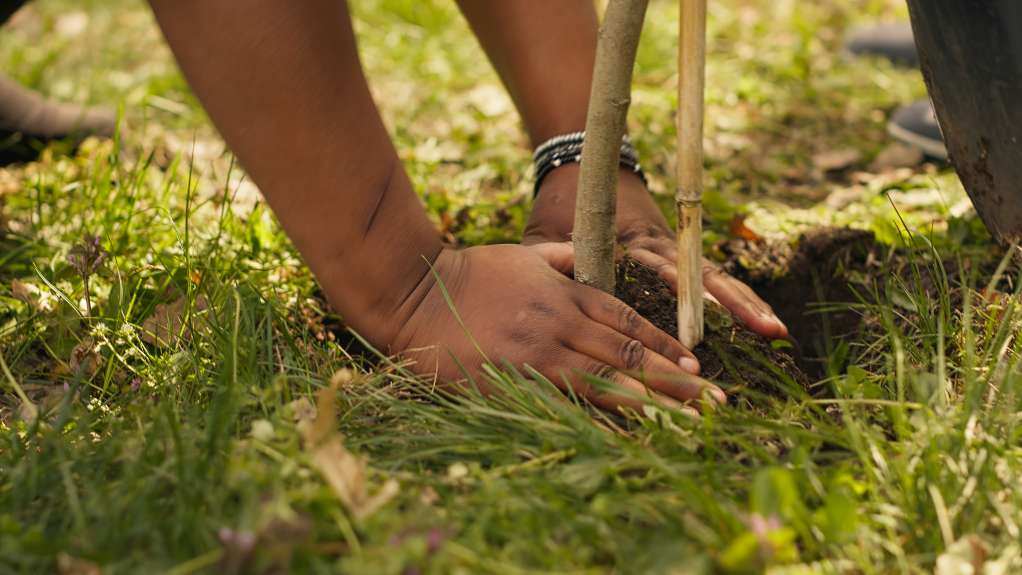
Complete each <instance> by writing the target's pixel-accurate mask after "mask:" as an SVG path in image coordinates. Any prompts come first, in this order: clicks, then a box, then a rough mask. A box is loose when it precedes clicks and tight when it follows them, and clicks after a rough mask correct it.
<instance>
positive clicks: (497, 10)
mask: <svg viewBox="0 0 1022 575" xmlns="http://www.w3.org/2000/svg"><path fill="white" fill-rule="evenodd" d="M458 4H459V6H460V7H461V11H462V13H464V14H465V17H466V18H467V19H468V21H469V24H470V25H471V26H472V29H473V30H474V31H475V33H476V36H478V38H479V41H480V43H481V44H482V45H483V48H484V49H485V50H486V53H487V55H488V56H489V58H490V60H491V61H492V62H493V65H494V67H495V68H496V69H497V72H498V73H499V74H500V77H501V79H502V80H503V82H504V84H505V85H506V86H507V88H508V91H509V92H510V93H511V97H512V98H513V99H514V101H515V105H516V106H517V108H518V111H519V113H520V114H521V116H522V120H523V122H524V123H525V127H526V130H528V132H529V137H530V139H531V140H532V142H533V145H538V144H539V143H541V142H543V141H544V140H546V139H548V138H550V137H552V136H555V135H558V134H563V133H566V132H572V131H576V130H582V129H584V128H585V122H586V110H587V108H588V107H589V89H590V85H591V84H592V77H593V63H594V59H595V56H596V39H597V33H598V20H597V16H596V9H595V7H594V4H593V1H592V0H555V1H552V2H551V1H550V0H458Z"/></svg>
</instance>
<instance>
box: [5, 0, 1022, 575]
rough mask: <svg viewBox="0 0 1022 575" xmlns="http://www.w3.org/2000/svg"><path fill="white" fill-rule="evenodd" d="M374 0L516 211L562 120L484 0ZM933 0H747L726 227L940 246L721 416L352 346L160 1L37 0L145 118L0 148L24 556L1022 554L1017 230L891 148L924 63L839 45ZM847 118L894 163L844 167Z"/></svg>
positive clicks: (39, 67)
mask: <svg viewBox="0 0 1022 575" xmlns="http://www.w3.org/2000/svg"><path fill="white" fill-rule="evenodd" d="M354 9H355V11H356V16H357V28H358V31H359V34H360V40H361V44H362V49H363V56H364V60H365V64H366V67H367V69H368V70H369V72H370V75H371V77H372V78H373V80H374V90H375V91H376V93H377V96H378V98H379V100H380V102H381V106H382V107H383V108H384V112H385V115H386V118H387V121H388V124H389V125H390V126H391V128H392V130H391V131H392V133H393V134H394V137H395V140H396V141H397V143H398V146H399V148H400V149H401V153H402V157H403V159H404V160H405V162H406V164H407V166H408V169H409V172H410V173H411V174H412V178H413V180H414V182H415V185H416V187H417V189H418V191H419V192H420V194H421V196H422V197H423V199H424V201H425V203H426V205H427V207H428V208H429V210H430V213H431V215H432V216H433V217H434V218H435V221H436V222H437V224H438V227H440V228H441V229H442V231H443V232H444V233H445V234H447V235H448V237H449V238H450V239H452V240H453V241H457V242H459V243H461V244H464V245H471V244H476V243H485V242H494V241H514V240H515V239H516V238H517V235H518V234H519V233H520V229H521V225H522V222H523V221H524V218H525V216H526V214H527V209H528V207H529V199H528V198H529V187H530V181H529V176H528V151H527V150H526V149H525V148H524V137H523V136H522V134H521V132H520V130H519V128H518V126H517V123H516V119H515V116H514V112H513V109H512V107H511V106H510V103H509V101H508V100H507V98H506V96H504V95H503V94H502V93H501V92H500V90H499V88H498V85H497V83H496V79H495V76H494V74H493V72H492V71H491V70H490V69H489V68H488V66H487V65H486V63H485V60H484V59H483V57H482V56H481V53H480V52H478V51H477V50H476V47H475V46H474V40H472V39H471V36H470V35H469V33H468V31H467V28H466V27H465V25H464V24H463V23H462V22H461V21H460V20H459V19H458V16H457V13H456V11H455V9H454V8H453V6H452V5H451V4H450V3H446V2H444V3H441V2H420V1H413V0H369V1H366V2H358V3H355V6H354ZM651 10H652V12H651V18H650V21H649V28H648V31H647V33H646V36H645V38H644V40H643V45H642V47H641V51H640V57H639V67H638V72H637V86H636V94H635V107H634V110H633V114H632V118H631V121H632V132H633V134H634V135H635V139H636V141H637V144H638V145H639V147H640V150H641V153H642V154H643V156H644V157H645V158H648V160H647V161H645V162H644V164H645V165H647V166H648V167H649V171H650V175H651V179H652V181H653V186H654V191H655V192H656V193H657V194H658V197H660V198H662V199H664V200H665V206H666V204H668V203H669V194H668V193H667V191H668V190H670V189H671V188H672V180H671V176H670V174H672V173H673V170H672V164H671V162H672V160H671V154H672V150H673V145H672V141H673V138H674V128H673V119H672V111H673V110H674V106H675V102H674V95H673V94H674V89H673V82H674V80H675V76H674V72H673V66H672V61H673V51H674V46H675V41H676V36H675V34H676V33H675V28H676V21H675V20H674V19H673V18H674V13H673V10H672V4H671V3H670V2H654V3H653V6H652V7H651ZM903 12H904V9H903V8H902V7H899V5H898V3H897V2H894V1H893V0H891V1H888V0H861V1H856V2H847V3H840V4H839V3H806V2H794V1H786V0H781V1H776V0H775V1H772V2H767V1H766V0H727V1H721V2H717V3H713V8H712V10H711V26H710V29H711V33H712V42H711V56H710V69H709V83H710V87H711V88H710V94H709V111H710V115H709V118H710V121H709V122H708V129H709V142H710V146H709V156H708V160H709V161H708V165H709V167H710V173H709V178H710V182H709V184H710V185H708V189H709V198H708V200H709V204H710V206H709V207H710V216H711V222H710V233H709V234H708V235H707V242H708V244H711V245H712V243H713V242H714V241H716V240H718V239H720V238H725V237H727V235H728V229H729V228H728V224H729V222H730V221H731V220H732V218H733V217H734V216H735V215H736V214H739V213H742V214H745V215H746V216H747V219H746V222H747V223H748V225H750V226H752V227H753V229H755V230H756V231H757V232H759V233H761V234H762V235H764V236H767V237H772V238H784V237H792V235H793V234H796V233H798V232H799V231H801V230H803V229H806V228H807V227H810V226H814V225H819V224H821V223H823V224H837V225H855V226H858V227H866V228H869V229H872V230H874V231H875V232H877V234H878V236H879V237H880V238H881V239H882V240H885V241H887V242H889V243H890V244H891V245H892V246H897V247H900V249H902V250H903V253H907V254H909V257H910V258H911V261H912V262H914V265H915V266H916V267H915V268H914V269H917V270H918V273H912V274H909V275H908V276H907V277H902V278H895V279H894V281H888V282H884V283H882V284H878V285H869V286H866V288H867V289H868V290H872V293H873V294H874V297H872V298H867V299H865V300H864V302H872V303H863V304H861V305H859V306H858V307H857V309H859V310H860V311H861V312H862V313H864V314H867V315H869V316H870V317H871V318H874V320H875V321H876V322H877V325H878V326H879V329H878V330H876V336H875V337H874V338H872V339H870V340H868V341H861V342H858V344H857V345H856V346H854V347H853V348H852V349H847V350H837V351H835V354H839V355H840V357H837V356H835V357H833V358H832V364H833V365H835V366H837V368H835V369H834V370H833V371H834V373H833V375H832V376H831V377H830V378H829V379H827V380H825V381H824V382H823V383H822V384H821V386H822V387H823V388H824V389H825V390H826V391H827V393H826V396H825V397H826V398H822V397H819V398H814V397H809V396H788V397H772V398H771V397H759V398H756V400H755V401H756V410H755V411H754V412H750V411H748V410H741V409H735V408H724V409H720V410H717V411H715V412H712V413H710V414H708V415H707V416H706V417H704V418H703V419H702V420H701V421H698V422H694V421H691V420H688V419H685V418H683V417H679V416H677V415H674V414H668V413H665V412H662V411H658V410H655V409H649V410H647V411H645V412H644V413H641V414H635V415H634V416H632V417H630V418H626V419H621V418H611V417H608V416H605V415H601V414H598V413H594V412H592V411H590V410H587V409H585V408H583V407H580V406H577V405H574V404H572V403H571V402H565V401H563V399H562V397H561V396H560V395H559V394H557V393H556V392H555V391H554V390H553V388H552V386H551V385H550V384H549V383H548V382H543V381H542V380H540V381H539V382H538V383H530V382H528V381H526V377H525V376H527V375H529V374H519V373H516V372H515V371H514V370H511V369H505V368H499V369H498V368H496V367H495V368H493V369H492V370H491V372H492V379H493V384H494V385H496V386H498V387H500V388H502V389H504V390H505V393H504V394H503V395H500V396H497V397H490V398H484V397H480V396H478V395H474V394H466V395H458V396H448V395H443V394H440V395H438V394H436V393H435V392H433V390H431V389H429V388H428V385H427V384H425V383H423V382H421V381H418V380H416V379H414V378H412V377H410V376H409V375H408V374H407V373H406V372H405V370H404V369H403V367H402V366H401V365H400V364H395V363H393V362H390V361H368V360H367V358H366V357H365V356H363V355H359V354H354V353H353V352H350V351H347V350H348V349H354V348H353V347H352V346H350V345H348V346H341V345H339V343H338V341H336V339H337V338H336V336H335V335H334V334H333V332H332V331H331V330H330V329H329V327H330V326H332V325H335V324H336V321H337V318H334V317H332V316H330V314H329V313H326V312H325V310H324V309H323V308H322V305H321V304H320V303H319V301H318V300H317V299H316V298H315V293H316V288H315V285H314V282H313V280H312V278H311V277H310V275H309V274H308V271H307V270H305V268H304V267H302V266H301V264H300V261H299V259H298V257H297V254H296V253H295V251H294V249H293V248H292V246H291V245H290V243H289V242H288V241H287V239H286V238H285V237H284V236H283V235H282V233H281V232H280V230H279V228H278V227H277V225H276V223H275V221H274V220H273V217H272V215H271V214H270V213H269V212H268V210H267V209H266V207H265V206H264V205H263V204H262V203H261V202H260V201H259V199H258V195H257V193H256V191H255V190H254V188H253V187H252V186H251V185H250V184H248V183H247V182H246V181H245V180H244V176H243V173H242V172H241V170H240V169H238V168H237V167H236V166H234V165H233V161H232V159H231V157H230V155H229V154H227V153H226V152H225V151H224V150H223V144H222V143H221V142H220V141H219V140H218V139H217V137H216V135H215V132H214V131H213V130H212V129H211V127H210V126H209V124H208V121H207V120H206V119H205V116H204V115H203V113H202V112H201V110H200V109H199V107H198V105H197V103H196V101H195V100H194V98H193V97H192V96H191V95H190V94H189V93H188V90H187V87H186V85H185V83H184V82H183V81H182V79H181V77H180V76H179V74H178V72H177V71H176V69H175V68H174V66H173V63H172V61H171V60H170V58H169V53H168V52H167V50H166V49H165V48H164V47H162V45H161V44H160V40H159V35H158V32H157V31H156V30H155V28H154V27H153V24H152V21H151V18H150V17H149V16H148V14H147V12H146V10H145V7H144V6H143V5H141V4H139V3H137V2H134V1H128V0H116V1H104V2H98V1H96V2H91V3H83V4H72V3H70V2H66V1H65V0H44V1H42V2H39V3H37V5H34V6H33V7H32V8H30V9H29V11H28V12H26V13H24V14H22V15H21V16H20V17H19V19H18V21H16V22H15V23H13V25H12V26H9V27H8V28H6V29H4V30H3V31H2V32H3V34H4V36H5V38H7V39H8V40H7V41H5V43H3V44H2V45H0V62H3V63H4V65H5V66H4V69H5V70H6V71H8V72H9V73H11V74H12V75H14V76H15V77H17V78H18V79H20V80H22V81H24V82H25V83H27V84H30V85H33V86H36V87H38V88H40V89H42V90H44V91H47V92H49V93H51V94H54V95H57V96H60V97H63V98H67V99H73V100H79V101H92V102H106V103H111V104H115V105H119V106H121V107H122V109H123V116H124V120H123V124H124V126H125V129H124V131H123V133H122V136H121V137H120V138H119V140H118V141H117V142H91V143H89V144H88V145H86V146H85V147H84V148H83V149H82V150H80V151H79V152H78V153H77V154H75V155H74V156H72V157H67V156H62V155H60V154H56V153H48V154H45V155H44V157H43V158H42V159H41V160H40V161H39V162H37V163H34V164H31V165H27V166H18V167H10V168H7V169H4V170H2V171H0V188H2V189H3V195H2V196H0V198H2V200H3V204H4V205H3V212H2V214H3V222H4V226H5V227H4V231H3V233H2V235H0V244H2V248H0V262H2V264H0V358H2V360H3V363H2V364H0V368H2V369H0V376H2V377H0V380H2V381H3V384H2V386H0V387H2V389H3V392H2V395H0V573H8V572H10V573H28V572H40V571H43V572H53V571H57V572H61V573H88V572H90V571H89V569H91V568H95V567H97V566H100V567H102V569H103V571H104V572H110V573H117V572H161V571H162V572H168V573H175V574H185V573H200V572H210V571H219V572H227V573H232V572H255V573H260V572H271V571H273V570H278V571H279V570H290V571H294V572H333V571H337V570H342V571H345V572H356V573H361V572H365V573H409V572H418V571H422V572H435V573H448V572H460V573H476V572H482V573H521V572H587V573H588V572H594V573H596V572H625V573H630V572H675V573H710V572H735V573H743V572H761V571H766V570H769V571H770V572H771V573H889V572H903V573H924V572H932V571H933V570H934V569H935V568H936V569H937V570H938V571H939V572H940V573H964V572H967V571H964V570H961V569H960V567H961V565H962V562H964V563H965V564H976V565H982V568H983V569H985V570H984V571H982V572H983V573H1008V572H1014V571H1016V570H1018V569H1019V568H1020V567H1022V565H1020V563H1022V549H1020V546H1019V543H1018V542H1019V540H1020V533H1019V526H1020V524H1022V511H1020V510H1022V496H1020V493H1019V491H1018V489H1017V485H1018V484H1019V480H1020V478H1022V450H1020V434H1022V430H1020V429H1019V426H1018V422H1019V418H1018V415H1017V414H1018V412H1019V408H1020V405H1019V403H1020V393H1019V392H1020V390H1019V383H1020V371H1019V362H1020V360H1022V355H1020V351H1019V349H1018V346H1017V345H1016V343H1015V338H1016V335H1017V334H1018V333H1019V328H1020V318H1019V311H1020V310H1019V309H1018V304H1017V301H1018V297H1017V296H1018V294H1017V293H1016V292H1017V289H1018V288H1017V287H1013V286H1017V285H1018V284H1017V282H1016V281H1015V279H1016V278H1013V277H1011V274H1010V273H1006V274H991V273H985V274H983V273H980V272H978V271H976V270H979V269H992V267H993V266H995V265H996V263H997V261H996V260H994V261H993V262H992V264H991V265H979V264H986V263H987V260H990V258H991V256H990V255H989V254H990V252H991V250H990V249H989V244H988V243H987V242H988V241H989V240H988V239H986V238H985V237H984V234H983V233H982V231H981V229H982V228H981V225H979V224H978V222H977V221H976V220H975V218H974V216H972V215H971V214H970V213H968V211H967V210H962V209H961V206H962V203H961V202H962V200H963V198H964V194H963V192H962V190H961V187H960V185H959V184H958V183H957V180H956V179H955V177H954V175H953V174H952V173H950V172H949V171H948V170H946V169H944V170H941V169H938V168H935V167H933V166H922V167H916V168H912V169H908V170H894V171H882V172H879V173H873V172H871V171H869V170H868V169H866V166H867V165H868V163H869V161H870V160H871V159H872V158H873V157H874V156H875V155H876V154H877V153H878V152H879V151H880V150H881V149H882V148H883V146H884V145H885V136H884V129H883V118H884V112H885V111H887V110H890V109H891V108H893V107H894V106H896V105H897V104H898V103H901V102H904V101H907V100H909V99H911V98H913V97H918V96H920V95H922V93H923V87H922V83H921V81H920V80H919V78H918V77H917V76H916V75H915V74H914V73H912V72H908V71H900V70H895V69H893V68H891V67H889V66H887V65H885V64H882V63H877V62H855V61H848V60H845V59H842V58H840V57H839V56H838V55H837V50H838V48H839V46H840V38H841V34H842V31H843V30H844V28H845V27H846V26H848V25H850V24H852V23H855V22H858V21H866V20H869V19H873V18H882V17H892V16H898V15H903ZM83 17H85V18H87V22H86V23H87V25H86V26H85V28H84V29H83V30H81V31H79V32H77V33H72V32H74V30H76V28H75V26H72V25H70V24H69V23H68V22H69V21H68V20H67V19H68V18H78V19H79V21H80V20H81V18H83ZM72 23H73V22H72ZM833 149H852V150H855V151H856V152H858V153H859V154H860V156H861V160H859V162H858V164H857V166H856V168H857V169H859V170H860V173H858V174H854V173H853V174H851V175H844V176H838V177H824V176H822V175H820V174H818V173H816V170H814V169H813V162H812V160H811V158H812V157H813V155H814V154H818V153H820V152H825V151H827V150H833ZM854 171H855V170H853V172H854ZM836 195H840V196H845V197H851V198H852V200H851V201H850V202H848V203H846V204H845V206H844V207H843V209H841V210H835V209H833V208H832V207H828V203H827V201H828V199H833V198H834V197H835V196H836ZM831 205H833V204H831ZM895 208H897V210H898V212H900V219H899V213H898V212H896V210H895ZM909 230H911V232H909ZM910 233H911V235H909V234H910ZM93 236H95V237H97V238H98V239H99V244H100V246H101V247H102V250H103V252H104V253H105V254H106V255H105V256H104V258H105V261H103V262H102V265H98V266H90V265H89V262H92V261H94V260H95V257H94V255H95V254H94V252H93V256H89V252H88V250H87V249H86V248H87V246H88V245H89V243H88V238H90V237H93ZM71 253H74V254H77V255H78V257H79V260H78V261H77V262H76V263H77V265H75V266H72V265H71V264H70V263H69V260H68V255H69V254H71ZM87 256H88V257H87ZM83 257H84V261H82V258H83ZM941 262H961V263H966V262H973V263H975V264H976V265H971V266H967V265H961V266H956V268H955V271H951V272H948V269H946V268H944V267H942V264H941ZM93 267H95V269H92V268H93ZM76 268H77V269H76ZM1007 269H1009V270H1010V269H1013V266H1007ZM957 270H972V271H971V272H970V271H957ZM83 272H85V273H83ZM925 278H931V279H932V278H936V279H937V281H926V280H925ZM86 283H87V284H88V297H86V290H85V285H86ZM988 284H989V285H988ZM864 293H865V292H864ZM90 308H91V312H90V311H89V310H90ZM26 400H27V401H26ZM30 405H31V406H35V407H34V409H35V410H37V413H36V412H34V410H33V407H30ZM317 414H318V417H317ZM331 414H332V415H331Z"/></svg>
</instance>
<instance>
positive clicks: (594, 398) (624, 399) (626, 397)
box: [562, 353, 699, 417]
mask: <svg viewBox="0 0 1022 575" xmlns="http://www.w3.org/2000/svg"><path fill="white" fill-rule="evenodd" d="M567 362H568V363H569V364H571V365H573V366H574V367H573V368H569V369H566V370H564V372H563V375H562V379H563V381H564V384H565V385H567V386H569V387H570V388H571V390H572V391H573V392H574V393H575V395H577V396H579V397H582V398H585V400H586V401H588V402H589V403H592V404H593V405H595V406H596V407H599V408H600V409H603V410H606V411H612V412H620V411H622V410H624V409H632V410H635V411H638V412H639V413H642V408H643V406H645V405H649V404H650V403H653V404H657V405H660V406H661V407H665V408H668V409H673V410H677V411H681V412H684V413H687V414H689V415H694V416H696V417H698V415H699V412H698V411H696V410H695V409H694V408H692V407H691V406H688V405H685V404H683V403H681V402H679V401H676V400H674V399H671V398H670V397H667V396H665V395H662V394H659V393H656V392H655V391H653V390H651V389H649V388H648V387H646V386H644V385H642V383H641V382H639V381H638V380H636V379H634V378H632V377H629V376H628V375H625V374H623V373H620V372H618V371H616V370H614V368H612V367H610V366H609V365H607V364H604V363H601V362H599V361H596V360H593V359H592V358H589V357H586V356H585V355H582V354H580V353H575V354H573V356H572V357H570V358H568V359H567Z"/></svg>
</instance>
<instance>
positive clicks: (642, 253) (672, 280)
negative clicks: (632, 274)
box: [628, 248, 678, 293]
mask: <svg viewBox="0 0 1022 575" xmlns="http://www.w3.org/2000/svg"><path fill="white" fill-rule="evenodd" d="M628 255H629V256H631V257H632V259H634V260H635V261H637V262H639V263H640V264H642V265H644V266H646V267H648V268H650V269H651V270H653V271H655V272H656V273H657V275H658V276H660V279H662V280H664V281H665V282H667V283H668V284H670V286H671V290H673V291H674V292H675V293H677V291H678V264H677V261H678V251H677V250H676V249H674V248H671V249H670V250H666V249H665V250H664V253H658V252H653V251H650V250H648V249H645V248H639V249H631V250H628Z"/></svg>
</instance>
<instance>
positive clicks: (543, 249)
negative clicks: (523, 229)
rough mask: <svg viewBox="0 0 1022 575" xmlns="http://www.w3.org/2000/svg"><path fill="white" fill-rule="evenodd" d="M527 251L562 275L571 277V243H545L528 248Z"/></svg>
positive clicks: (573, 266) (572, 251) (573, 267)
mask: <svg viewBox="0 0 1022 575" xmlns="http://www.w3.org/2000/svg"><path fill="white" fill-rule="evenodd" d="M529 249H531V250H533V251H535V252H536V253H537V254H539V257H541V258H543V260H544V261H546V263H547V264H549V265H550V267H552V268H554V269H555V270H557V271H559V272H561V273H562V274H564V275H571V274H572V272H573V271H575V249H574V248H573V247H572V246H571V242H546V243H542V244H535V245H533V246H530V247H529Z"/></svg>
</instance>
